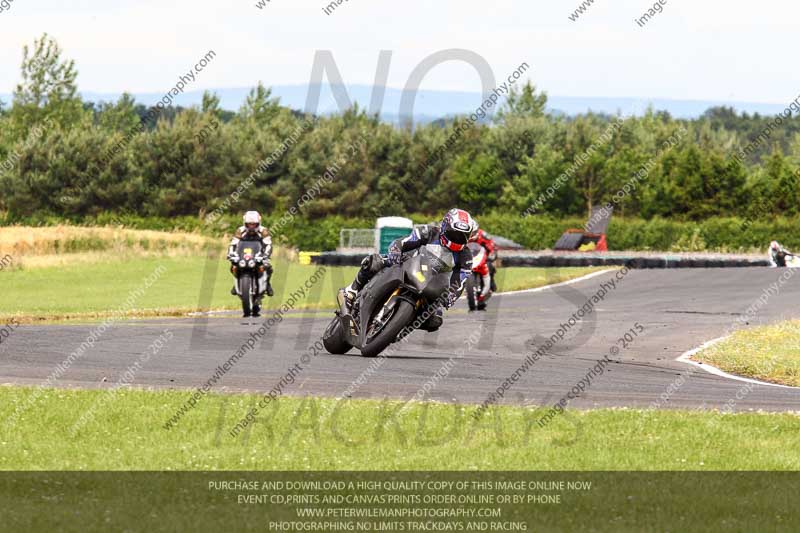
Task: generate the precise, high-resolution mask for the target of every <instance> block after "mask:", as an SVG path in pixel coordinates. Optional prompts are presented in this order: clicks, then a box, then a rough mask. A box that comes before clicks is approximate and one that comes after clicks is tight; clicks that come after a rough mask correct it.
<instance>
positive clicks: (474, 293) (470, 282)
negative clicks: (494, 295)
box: [464, 273, 480, 311]
mask: <svg viewBox="0 0 800 533" xmlns="http://www.w3.org/2000/svg"><path fill="white" fill-rule="evenodd" d="M477 278H478V276H477V274H474V273H473V274H470V275H469V276H468V277H467V286H466V288H465V289H464V290H466V291H467V303H468V304H469V310H470V311H474V310H475V309H477V308H478V291H479V290H480V282H479V281H478V279H477Z"/></svg>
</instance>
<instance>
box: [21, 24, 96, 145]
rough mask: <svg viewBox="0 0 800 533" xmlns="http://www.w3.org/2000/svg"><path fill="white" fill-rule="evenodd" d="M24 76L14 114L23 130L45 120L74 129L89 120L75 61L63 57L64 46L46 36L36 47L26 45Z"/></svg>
mask: <svg viewBox="0 0 800 533" xmlns="http://www.w3.org/2000/svg"><path fill="white" fill-rule="evenodd" d="M21 75H22V81H21V82H20V83H19V84H18V85H17V87H16V89H15V90H14V102H13V107H12V111H11V112H12V116H13V118H14V121H15V124H16V126H17V127H18V128H20V130H22V131H24V130H26V129H27V128H29V127H31V126H32V125H34V124H36V123H40V122H43V121H44V120H45V119H50V120H52V121H54V122H55V123H57V124H59V125H60V126H61V127H62V128H70V127H72V126H75V125H77V124H78V122H80V121H81V120H82V119H83V118H85V116H86V113H85V112H84V109H83V104H82V102H81V99H80V97H79V96H78V87H77V85H76V83H75V80H76V78H77V76H78V71H77V70H76V69H75V62H74V61H73V60H67V59H64V58H62V50H61V47H60V46H59V45H58V43H57V42H56V41H55V40H54V39H53V38H51V37H50V36H49V35H47V34H46V33H45V34H44V35H43V36H42V37H41V38H39V39H36V40H34V43H33V47H32V48H30V47H28V46H27V45H25V46H24V48H23V51H22V67H21Z"/></svg>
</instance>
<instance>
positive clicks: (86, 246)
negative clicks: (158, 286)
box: [0, 226, 219, 257]
mask: <svg viewBox="0 0 800 533" xmlns="http://www.w3.org/2000/svg"><path fill="white" fill-rule="evenodd" d="M218 242H219V241H217V240H215V239H212V238H210V237H206V236H203V235H200V234H196V233H170V232H165V231H150V230H130V229H122V228H111V227H102V228H100V227H80V226H52V227H30V226H6V227H2V228H0V254H10V255H11V256H15V257H16V256H31V255H51V254H61V253H70V252H86V251H102V250H113V251H119V250H128V251H136V250H142V251H150V250H156V251H157V250H166V249H176V248H178V249H192V250H198V249H202V248H205V247H207V246H209V245H211V244H215V243H218Z"/></svg>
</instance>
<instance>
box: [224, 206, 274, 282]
mask: <svg viewBox="0 0 800 533" xmlns="http://www.w3.org/2000/svg"><path fill="white" fill-rule="evenodd" d="M243 222H244V225H243V226H240V227H239V228H238V229H237V230H236V233H234V234H233V238H232V239H231V243H230V246H228V260H229V261H230V260H233V259H235V260H237V261H238V260H239V257H238V255H237V252H236V249H237V247H238V246H239V241H261V255H262V256H263V257H264V267H265V270H266V271H265V272H264V274H263V275H262V277H261V279H259V285H262V284H265V285H266V287H265V292H266V293H267V296H270V297H271V296H272V295H273V290H272V285H271V284H270V278H272V265H271V264H270V261H269V259H270V257H271V256H272V237H271V236H270V234H269V230H268V229H267V228H265V227H264V226H262V225H261V215H260V214H259V213H258V211H248V212H247V213H245V214H244V217H243ZM264 276H266V279H264ZM231 294H232V295H234V296H235V295H236V283H235V282H234V286H233V288H232V289H231Z"/></svg>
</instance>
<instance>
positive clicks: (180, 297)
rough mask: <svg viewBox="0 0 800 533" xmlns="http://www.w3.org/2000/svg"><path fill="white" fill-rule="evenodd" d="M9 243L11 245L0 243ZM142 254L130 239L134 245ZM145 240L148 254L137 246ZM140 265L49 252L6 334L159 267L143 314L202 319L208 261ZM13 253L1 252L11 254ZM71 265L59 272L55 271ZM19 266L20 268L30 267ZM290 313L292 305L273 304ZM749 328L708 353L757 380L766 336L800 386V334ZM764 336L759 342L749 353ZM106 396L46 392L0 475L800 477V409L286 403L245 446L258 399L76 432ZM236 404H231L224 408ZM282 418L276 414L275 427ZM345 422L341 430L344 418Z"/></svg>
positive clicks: (289, 280) (136, 408)
mask: <svg viewBox="0 0 800 533" xmlns="http://www.w3.org/2000/svg"><path fill="white" fill-rule="evenodd" d="M0 244H2V238H0ZM129 244H130V243H129ZM134 244H135V243H134ZM139 248H140V249H139V250H138V252H137V253H136V254H133V257H131V254H128V255H127V256H120V257H116V258H115V259H111V260H108V255H105V260H104V261H99V260H98V259H99V257H102V256H103V254H99V255H98V256H97V257H93V256H92V255H91V254H88V255H87V254H86V253H83V254H79V255H76V256H74V258H75V261H74V263H76V264H73V263H72V262H65V261H63V256H52V260H48V259H47V257H45V258H44V259H43V258H42V257H41V256H40V257H38V258H33V259H32V260H26V261H25V262H23V263H22V266H23V268H22V269H19V268H16V269H6V270H5V271H3V272H0V276H2V299H0V325H2V324H3V323H4V322H5V320H6V319H8V318H10V317H11V316H12V315H13V316H17V317H18V318H19V320H20V321H22V322H23V323H24V322H32V321H38V320H42V319H47V320H52V319H65V318H72V319H76V318H77V319H84V320H85V319H87V318H90V317H98V316H102V315H103V314H106V312H107V310H108V309H111V308H113V307H115V304H117V303H118V302H119V301H120V299H121V298H122V299H124V297H125V295H127V293H128V292H129V291H131V290H133V289H135V288H136V287H138V286H139V285H140V284H141V282H142V279H143V278H144V277H146V276H147V275H149V274H150V273H151V272H153V271H154V270H155V269H156V267H157V266H159V265H164V266H165V268H166V271H165V273H164V274H163V275H162V277H161V278H160V280H159V282H158V285H157V289H156V290H150V291H148V292H147V293H146V294H145V295H144V296H143V297H142V298H141V299H140V300H138V301H137V305H136V307H137V309H136V310H135V311H131V312H130V313H129V314H131V315H132V316H147V315H154V314H181V313H184V312H186V311H187V310H194V309H196V308H197V305H198V301H199V290H198V280H199V279H201V277H202V273H203V269H204V267H205V265H206V261H205V260H204V259H203V254H201V253H196V254H194V255H193V256H189V257H186V256H185V254H183V253H182V252H183V249H181V248H179V249H178V250H177V251H178V252H180V253H175V254H172V256H169V255H168V256H159V257H153V256H150V252H148V251H147V250H145V249H141V248H142V247H141V246H140V247H139ZM1 251H2V247H0V252H1ZM51 262H52V264H56V265H58V266H47V265H48V264H51ZM19 266H20V265H19V263H18V264H17V267H19ZM276 266H277V269H278V270H279V271H280V270H282V269H285V272H287V274H286V278H285V279H284V280H283V282H282V283H283V284H284V285H285V286H286V287H288V288H291V287H296V286H299V285H300V283H301V282H302V281H303V280H305V279H307V278H308V277H309V276H310V275H311V274H312V273H313V272H314V271H315V270H316V268H317V267H316V266H300V265H297V264H296V263H291V264H290V263H288V262H287V261H286V260H283V261H278V262H277V265H276ZM215 267H216V269H217V280H218V281H217V283H216V284H215V286H214V288H213V291H212V297H211V303H210V307H211V308H218V309H221V308H230V309H235V308H236V307H237V305H236V300H235V299H234V298H233V297H231V296H230V294H229V293H228V290H229V289H230V276H229V274H228V273H227V266H226V264H225V263H224V261H219V262H218V263H216V265H215ZM334 272H335V269H331V270H330V271H329V272H328V274H327V275H326V281H325V286H324V288H323V291H322V295H323V296H322V297H321V299H320V301H319V302H317V303H316V304H315V303H313V302H312V304H311V305H316V306H321V307H329V306H330V305H331V303H332V294H333V287H334V286H335V285H337V284H339V283H341V280H342V279H345V280H346V279H349V278H351V277H352V275H353V273H354V269H344V272H343V273H342V272H338V273H336V274H335V276H334ZM585 272H586V270H585V269H584V270H581V269H574V270H573V269H562V270H561V271H560V272H559V274H558V276H553V275H552V274H550V273H545V272H544V271H542V270H540V269H505V270H501V277H500V279H499V284H500V287H501V289H502V290H514V289H520V288H526V287H532V286H538V285H542V284H545V283H553V282H557V281H561V280H563V279H568V278H570V277H575V276H576V275H579V274H583V273H585ZM273 302H280V298H275V299H273ZM784 327H785V329H774V330H764V333H763V334H762V332H761V331H750V332H744V333H739V334H737V336H736V337H735V338H734V339H733V340H731V341H729V342H727V343H725V344H720V345H717V347H715V348H713V349H712V350H710V351H709V352H708V355H707V357H708V359H707V360H708V361H709V362H713V363H714V364H719V365H721V366H726V365H728V364H729V361H733V362H734V363H735V364H736V366H735V368H734V371H739V372H741V373H745V374H748V375H756V376H757V377H762V378H767V379H769V378H771V377H772V378H775V379H778V378H776V377H775V375H774V372H775V368H784V367H782V366H780V365H778V366H777V367H776V366H775V365H773V366H772V367H771V368H772V372H773V374H770V375H762V374H760V373H759V372H758V371H757V370H756V371H751V370H750V369H751V367H752V365H751V364H750V363H749V362H748V361H746V360H745V359H746V357H748V356H749V355H750V354H756V355H758V359H763V354H766V352H765V350H764V348H763V344H761V343H760V342H758V341H760V340H774V339H778V340H779V341H780V342H781V343H782V347H781V348H778V349H777V350H776V349H774V348H773V349H772V350H771V351H770V352H769V355H770V356H771V357H779V356H781V355H784V356H787V358H788V359H789V363H788V365H787V366H788V367H790V370H787V371H785V372H784V374H785V375H783V376H782V377H780V379H784V378H785V379H787V380H788V381H789V382H791V383H793V384H798V361H799V360H800V359H798V354H797V351H796V350H795V349H794V347H796V346H797V345H798V339H800V325H798V324H797V323H792V324H789V325H787V326H778V328H784ZM750 341H753V342H750ZM32 391H33V389H32V388H25V387H0V420H6V418H7V417H8V416H9V415H10V414H11V413H12V412H13V410H14V408H15V406H16V405H18V404H19V403H20V402H24V398H25V397H27V395H29V394H31V393H32ZM102 394H104V392H103V391H75V390H62V389H53V390H48V391H47V392H46V393H45V394H44V395H43V396H42V397H41V399H40V400H39V401H38V402H37V403H36V404H35V405H34V406H33V407H32V408H31V409H30V410H29V411H27V412H26V413H25V414H24V415H23V416H22V417H21V418H20V419H19V421H18V422H17V423H16V424H14V425H12V426H10V427H9V426H8V425H7V424H6V423H5V422H3V423H0V469H5V470H10V469H14V470H29V469H33V470H39V469H45V470H46V469H54V470H58V469H87V470H91V469H125V470H128V469H148V470H213V469H236V470H250V469H256V470H257V469H270V470H273V469H274V470H296V469H321V470H361V469H370V470H381V469H385V470H397V469H401V470H426V469H436V470H441V469H448V470H449V469H453V470H550V469H552V470H584V469H586V470H704V469H709V470H728V469H733V470H743V469H753V470H760V469H766V470H773V469H777V470H784V469H785V470H797V469H800V454H798V453H797V449H798V447H800V430H798V428H799V427H800V426H799V425H798V422H800V421H799V420H798V418H797V416H796V415H795V414H761V413H751V414H735V415H734V414H722V413H719V412H694V411H679V410H659V411H647V410H631V409H621V410H619V409H615V410H611V409H602V410H591V411H568V412H567V414H566V415H564V416H561V417H558V418H556V419H555V420H554V421H553V423H552V424H550V425H548V426H546V427H545V428H544V429H540V428H538V427H536V426H535V424H534V423H533V420H534V419H535V418H536V415H537V410H535V409H523V408H513V407H501V408H497V409H495V410H490V411H489V412H488V413H487V415H486V416H485V417H484V419H483V420H482V421H481V422H480V423H479V424H477V425H476V424H475V423H474V422H473V420H472V418H471V417H470V416H469V414H470V413H471V410H472V409H473V408H474V407H470V406H449V405H441V404H413V405H409V406H408V407H407V408H406V409H405V410H404V411H403V414H402V415H401V416H400V418H399V424H398V425H397V426H395V425H393V424H386V423H385V422H386V415H387V413H388V412H389V410H391V409H394V408H396V407H397V406H399V404H397V403H388V404H387V403H382V402H376V401H352V402H348V403H347V404H345V405H344V406H343V407H342V409H341V410H340V411H339V412H338V416H337V417H336V418H335V419H334V417H331V416H330V413H331V412H332V407H333V405H334V404H333V401H332V400H327V399H305V400H303V399H296V398H284V399H282V400H280V402H277V403H276V404H275V405H276V406H277V407H276V408H275V409H274V410H273V412H271V413H269V414H268V415H265V418H267V419H265V420H259V421H258V422H257V423H256V424H255V425H254V426H253V427H254V429H253V430H252V431H251V432H246V433H244V434H242V435H240V436H239V437H238V438H232V437H230V436H228V435H227V429H228V428H229V427H230V426H231V425H233V424H234V423H235V421H236V420H238V419H239V418H240V416H241V415H242V413H244V412H245V411H246V409H247V407H248V406H249V405H250V404H251V402H252V397H251V396H248V395H226V396H221V395H216V396H213V395H212V396H210V397H209V398H207V399H205V400H204V401H203V402H201V403H199V404H198V408H197V409H195V410H193V411H192V412H191V413H190V414H189V415H188V416H186V417H185V418H184V419H183V420H182V421H181V422H180V424H179V425H178V427H177V428H174V429H171V430H169V431H167V430H165V429H164V428H163V427H162V422H163V421H164V420H165V419H166V418H167V417H168V416H169V415H170V414H172V413H173V412H174V406H175V405H178V404H180V403H181V402H182V401H183V400H184V399H185V393H184V392H176V391H172V392H148V391H139V390H126V391H121V392H119V394H118V395H117V397H116V398H115V399H114V401H112V402H108V403H106V404H105V405H104V407H103V408H101V409H98V410H97V411H96V412H95V415H96V416H95V417H94V420H93V421H92V422H90V423H88V424H87V425H86V426H84V427H82V428H81V429H80V430H78V432H77V433H75V434H72V433H71V431H70V427H71V425H72V424H73V423H74V422H75V421H76V420H77V419H78V418H79V417H80V414H81V413H83V412H84V410H86V409H87V408H88V407H89V406H90V405H91V404H92V403H93V402H94V401H96V400H97V398H98V397H99V396H100V395H102ZM223 405H224V407H223ZM273 415H274V416H273ZM334 420H335V422H333V421H334Z"/></svg>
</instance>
